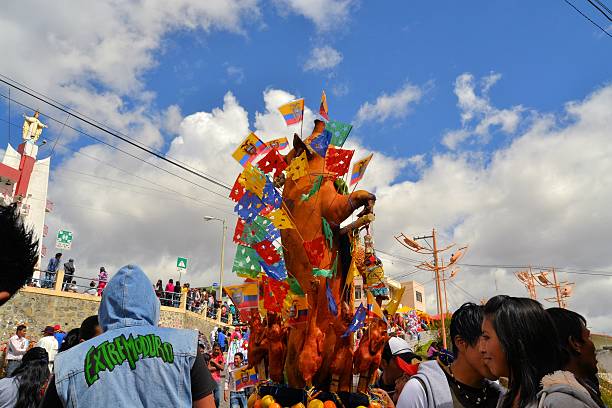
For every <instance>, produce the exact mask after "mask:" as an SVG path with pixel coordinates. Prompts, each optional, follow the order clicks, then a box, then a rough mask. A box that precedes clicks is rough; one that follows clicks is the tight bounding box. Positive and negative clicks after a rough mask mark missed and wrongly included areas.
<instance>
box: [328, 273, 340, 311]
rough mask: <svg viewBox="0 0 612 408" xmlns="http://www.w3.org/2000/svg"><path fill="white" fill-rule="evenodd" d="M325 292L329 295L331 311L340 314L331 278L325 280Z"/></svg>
mask: <svg viewBox="0 0 612 408" xmlns="http://www.w3.org/2000/svg"><path fill="white" fill-rule="evenodd" d="M325 292H326V295H327V307H328V308H329V312H330V313H331V314H332V315H334V316H337V315H338V305H337V304H336V299H334V295H333V294H332V291H331V288H330V287H329V280H326V281H325Z"/></svg>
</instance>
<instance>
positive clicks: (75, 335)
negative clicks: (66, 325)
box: [58, 329, 79, 353]
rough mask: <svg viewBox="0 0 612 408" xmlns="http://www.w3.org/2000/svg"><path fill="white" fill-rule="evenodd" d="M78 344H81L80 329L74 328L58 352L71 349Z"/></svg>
mask: <svg viewBox="0 0 612 408" xmlns="http://www.w3.org/2000/svg"><path fill="white" fill-rule="evenodd" d="M77 344H79V329H72V330H70V331H69V332H68V333H67V334H66V337H64V340H63V341H62V344H61V345H60V348H59V350H58V352H59V353H61V352H62V351H66V350H69V349H71V348H72V347H74V346H76V345H77Z"/></svg>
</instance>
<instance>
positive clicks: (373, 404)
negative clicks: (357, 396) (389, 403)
mask: <svg viewBox="0 0 612 408" xmlns="http://www.w3.org/2000/svg"><path fill="white" fill-rule="evenodd" d="M368 408H382V405H380V403H379V402H376V401H372V402H370V406H369V407H368Z"/></svg>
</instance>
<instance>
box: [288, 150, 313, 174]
mask: <svg viewBox="0 0 612 408" xmlns="http://www.w3.org/2000/svg"><path fill="white" fill-rule="evenodd" d="M285 172H286V173H287V177H291V179H292V180H297V179H299V178H301V177H303V176H305V175H306V174H308V157H307V156H306V151H303V152H302V154H300V155H299V156H298V157H294V158H293V160H291V163H289V166H287V168H286V169H285Z"/></svg>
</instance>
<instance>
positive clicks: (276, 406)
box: [268, 402, 283, 408]
mask: <svg viewBox="0 0 612 408" xmlns="http://www.w3.org/2000/svg"><path fill="white" fill-rule="evenodd" d="M268 408H283V407H281V406H280V404H279V403H278V402H273V403H271V404H270V405H269V406H268Z"/></svg>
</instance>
